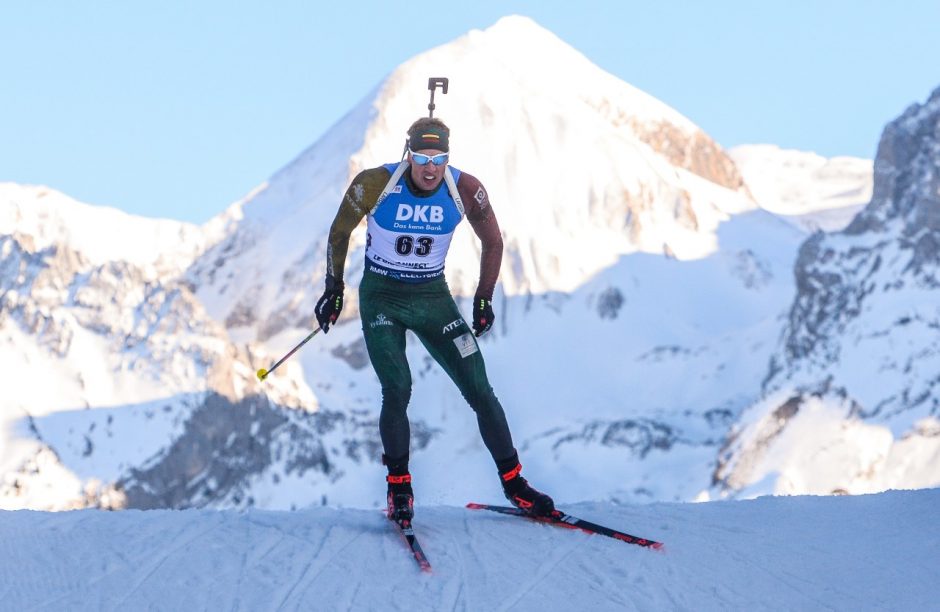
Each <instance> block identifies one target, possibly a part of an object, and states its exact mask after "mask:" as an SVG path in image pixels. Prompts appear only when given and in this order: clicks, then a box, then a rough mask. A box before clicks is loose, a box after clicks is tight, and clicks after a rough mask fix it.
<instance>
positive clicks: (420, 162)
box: [408, 117, 450, 191]
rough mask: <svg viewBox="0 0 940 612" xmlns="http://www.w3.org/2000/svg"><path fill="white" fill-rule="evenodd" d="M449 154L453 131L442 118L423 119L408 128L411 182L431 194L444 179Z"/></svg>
mask: <svg viewBox="0 0 940 612" xmlns="http://www.w3.org/2000/svg"><path fill="white" fill-rule="evenodd" d="M449 152H450V128H448V127H447V125H446V124H445V123H444V122H443V121H441V120H440V119H434V118H431V117H422V118H420V119H418V120H417V121H415V122H414V123H412V124H411V127H410V128H408V163H409V164H411V180H412V182H414V184H415V185H416V186H417V187H418V189H423V190H425V191H429V190H431V189H434V188H435V187H437V186H438V185H439V184H440V182H441V180H443V178H444V169H445V168H446V167H447V160H448V158H449Z"/></svg>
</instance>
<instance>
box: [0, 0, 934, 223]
mask: <svg viewBox="0 0 940 612" xmlns="http://www.w3.org/2000/svg"><path fill="white" fill-rule="evenodd" d="M11 4H13V6H10V5H11ZM507 14H522V15H527V16H529V17H532V18H533V19H535V20H536V21H537V22H538V23H540V24H541V25H542V26H544V27H546V28H548V29H549V30H552V31H553V32H555V33H556V34H557V35H558V36H559V37H561V38H562V39H563V40H565V41H567V42H568V43H569V44H571V45H572V46H574V47H575V48H577V49H579V50H580V51H581V52H582V53H584V54H585V55H587V56H588V57H589V58H590V59H591V60H593V61H594V62H595V63H597V64H598V65H600V66H601V67H602V68H604V69H605V70H607V71H609V72H611V73H613V74H615V75H617V76H618V77H620V78H621V79H623V80H625V81H627V82H629V83H631V84H633V85H635V86H637V87H639V88H641V89H643V90H645V91H647V92H648V93H650V94H652V95H654V96H656V97H657V98H659V99H661V100H663V101H664V102H666V103H668V104H670V105H671V106H673V107H674V108H676V109H677V110H679V111H680V112H681V113H683V114H684V115H686V116H688V117H689V118H690V119H692V120H693V121H695V122H696V123H697V124H698V125H699V126H700V127H702V128H703V129H704V130H705V131H706V132H708V133H709V134H710V135H711V136H712V137H714V138H715V139H716V140H717V141H718V142H719V143H720V144H721V145H722V146H725V147H731V146H734V145H738V144H744V143H773V144H777V145H780V146H782V147H786V148H797V149H803V150H811V151H816V152H817V153H820V154H822V155H826V156H834V155H854V156H859V157H868V158H871V157H873V156H874V154H875V149H876V146H877V142H878V137H879V135H880V133H881V129H882V128H883V126H884V124H885V123H886V122H888V121H890V120H891V119H893V118H894V117H896V116H897V115H898V114H900V113H901V112H902V111H903V110H904V109H905V108H906V107H907V106H909V105H910V104H912V103H915V102H923V101H924V100H925V99H926V98H927V96H928V95H929V93H930V92H931V91H932V90H933V89H934V88H936V87H938V86H940V36H938V35H937V32H938V29H937V28H938V26H937V24H940V2H936V1H916V0H911V1H905V2H896V3H894V2H888V1H887V0H886V1H884V2H870V1H864V0H856V1H852V2H850V1H842V0H840V1H822V0H820V1H815V2H813V1H809V0H794V1H791V2H775V1H770V2H743V1H742V2H721V1H715V2H694V1H691V0H689V1H686V2H678V1H672V2H669V1H664V2H657V3H653V2H628V1H623V2H614V1H611V2H590V1H587V2H582V3H573V2H554V1H542V2H538V1H532V2H518V1H517V2H513V1H505V2H497V1H480V2H474V3H457V2H455V3H442V2H423V3H417V2H416V3H404V4H402V3H394V4H393V3H390V2H378V1H376V2H371V1H369V2H359V3H353V2H337V3H329V4H322V3H316V2H302V1H299V0H298V1H283V2H278V1H272V2H269V3H261V2H256V3H251V2H239V1H237V0H230V1H227V2H222V1H214V0H206V1H202V2H190V3H187V2H176V1H172V0H168V1H164V2H159V3H157V2H148V3H143V2H126V1H124V2H115V1H99V2H94V3H78V2H67V1H64V0H62V1H58V2H56V1H36V2H18V3H4V5H3V7H2V8H0V181H15V182H20V183H30V184H45V185H49V186H51V187H53V188H56V189H59V190H61V191H64V192H65V193H67V194H68V195H70V196H72V197H75V198H77V199H79V200H82V201H85V202H88V203H92V204H103V205H109V206H115V207H117V208H121V209H123V210H126V211H128V212H132V213H135V214H141V215H146V216H151V217H169V218H174V219H181V220H186V221H193V222H203V221H206V220H207V219H209V218H210V217H211V216H213V215H215V214H217V213H219V212H221V211H222V210H223V209H224V208H225V207H226V206H228V205H229V204H230V203H231V202H233V201H235V200H236V199H238V198H240V197H241V196H243V195H244V194H245V193H247V192H248V191H249V190H251V189H252V188H253V187H254V186H256V185H258V184H259V183H261V182H262V181H264V180H265V179H266V178H267V177H268V176H270V175H271V174H273V173H274V172H276V171H277V170H278V169H279V168H281V167H282V166H284V165H285V164H287V163H288V162H289V161H290V160H291V159H293V158H294V157H295V156H296V155H297V154H298V153H299V152H300V151H302V150H303V149H305V148H306V147H307V146H309V145H310V144H312V143H313V142H315V141H316V139H317V138H318V137H319V136H320V135H322V134H323V132H324V131H325V130H326V129H327V128H328V127H329V126H330V125H331V124H332V123H333V122H335V121H336V120H337V119H339V118H340V117H341V116H342V115H343V114H344V113H345V112H346V111H347V110H348V109H349V108H350V107H351V106H352V105H353V104H355V103H356V102H357V101H358V100H360V99H361V98H362V97H363V96H364V95H365V94H366V93H367V92H368V91H369V90H370V89H372V87H374V86H375V85H376V84H377V83H378V82H379V81H381V80H382V79H383V78H384V77H385V76H386V75H387V74H388V73H390V72H391V71H392V70H394V69H395V67H396V66H397V65H399V64H400V63H402V62H403V61H405V60H407V59H409V58H410V57H412V56H414V55H416V54H417V53H420V52H422V51H424V50H427V49H429V48H430V47H433V46H436V45H439V44H442V43H446V42H448V41H450V40H453V39H454V38H456V37H458V36H460V35H461V34H463V33H465V32H466V31H468V30H470V29H474V28H478V29H481V28H486V27H488V26H490V25H492V24H493V23H494V22H495V21H496V20H498V19H499V18H500V17H501V16H503V15H507ZM392 153H395V152H392Z"/></svg>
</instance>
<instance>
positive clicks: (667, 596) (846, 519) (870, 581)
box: [0, 489, 940, 612]
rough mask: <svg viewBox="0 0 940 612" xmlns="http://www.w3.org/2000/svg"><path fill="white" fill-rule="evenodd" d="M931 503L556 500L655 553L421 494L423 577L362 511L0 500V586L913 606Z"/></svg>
mask: <svg viewBox="0 0 940 612" xmlns="http://www.w3.org/2000/svg"><path fill="white" fill-rule="evenodd" d="M492 493H493V492H492V491H491V492H490V496H491V495H492ZM482 501H486V500H482ZM493 501H496V500H495V499H494V500H493ZM938 506H940V490H938V489H932V490H921V491H891V492H886V493H882V494H878V495H866V496H858V497H776V498H769V497H765V498H760V499H757V500H753V501H738V502H713V503H707V504H670V503H659V504H650V505H640V506H629V505H617V504H578V505H575V506H572V507H570V508H567V510H568V511H569V512H571V513H572V514H574V515H576V516H579V517H581V518H585V519H587V520H591V521H594V522H597V523H601V524H606V525H609V526H611V527H615V528H619V529H621V530H623V531H626V532H628V533H632V534H634V535H638V536H642V537H647V538H652V539H657V540H660V541H662V542H664V543H665V548H664V550H663V551H662V552H657V551H653V550H649V549H644V548H641V547H638V546H632V545H629V544H625V543H623V542H619V541H616V540H613V539H609V538H605V537H602V536H597V535H587V534H583V533H581V532H577V531H569V530H566V529H560V528H557V527H551V526H546V525H539V524H535V523H531V522H528V521H525V520H523V519H518V518H515V517H506V516H501V515H497V514H491V513H487V512H485V511H473V510H466V509H464V508H458V507H446V506H433V507H428V506H419V507H418V508H417V510H416V511H417V515H416V525H415V529H416V533H417V535H418V538H419V541H420V542H421V545H422V547H423V549H424V551H425V553H426V554H427V556H428V558H429V560H430V562H431V564H432V572H431V573H430V574H426V573H422V572H420V571H419V570H418V569H417V566H416V564H415V562H414V561H413V559H412V558H411V556H410V552H409V551H408V550H407V548H406V546H405V544H404V541H403V539H402V538H401V536H400V535H399V534H398V533H397V532H396V530H395V528H394V527H393V526H392V525H391V524H390V523H389V522H388V521H387V520H386V519H385V518H384V516H383V515H382V514H381V513H380V512H378V511H375V510H345V511H343V510H337V509H333V508H309V509H304V510H300V511H297V512H272V511H261V510H251V511H246V512H234V511H206V510H189V511H182V512H175V511H146V512H141V511H126V512H103V511H95V510H83V511H74V512H62V513H45V512H31V511H18V512H0V601H2V602H3V603H2V607H3V608H4V609H10V610H25V609H30V610H62V609H68V610H76V611H81V610H126V609H151V610H184V609H185V610H203V609H226V610H310V609H317V610H407V611H409V612H412V611H418V610H456V609H460V610H511V609H528V610H546V611H548V610H570V609H580V610H667V609H668V610H728V609H739V610H744V609H747V610H755V609H782V610H808V609H838V610H884V609H896V610H926V609H932V608H935V607H936V603H937V601H938V600H940V564H938V563H937V559H938V558H940V523H938V522H937V521H936V508H937V507H938Z"/></svg>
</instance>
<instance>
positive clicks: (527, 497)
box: [497, 454, 555, 516]
mask: <svg viewBox="0 0 940 612" xmlns="http://www.w3.org/2000/svg"><path fill="white" fill-rule="evenodd" d="M497 468H498V469H499V476H500V480H501V481H502V484H503V494H504V495H506V499H508V500H509V502H510V503H511V504H512V505H513V506H515V507H516V508H519V509H520V510H525V511H526V512H528V513H529V514H531V515H533V516H551V515H552V513H553V512H555V502H554V501H552V498H551V497H549V496H548V495H546V494H544V493H542V492H541V491H538V490H536V489H534V488H532V485H530V484H529V483H528V482H527V481H526V479H525V478H523V477H522V476H521V475H520V472H522V464H521V463H519V455H518V454H514V455H513V456H512V457H510V458H509V459H507V460H505V461H500V462H499V463H498V464H497Z"/></svg>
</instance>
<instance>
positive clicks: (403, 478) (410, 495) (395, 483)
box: [382, 455, 415, 523]
mask: <svg viewBox="0 0 940 612" xmlns="http://www.w3.org/2000/svg"><path fill="white" fill-rule="evenodd" d="M382 463H384V464H385V466H386V467H388V476H386V477H385V482H387V483H388V498H387V499H388V518H389V520H392V521H395V522H396V523H402V522H403V521H411V519H412V518H413V517H414V515H415V509H414V505H415V495H414V491H412V490H411V474H409V473H408V455H405V456H404V457H401V458H399V459H391V458H389V457H387V456H386V455H382Z"/></svg>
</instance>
